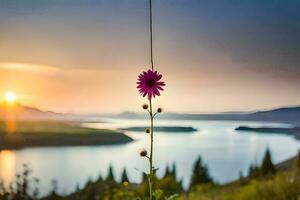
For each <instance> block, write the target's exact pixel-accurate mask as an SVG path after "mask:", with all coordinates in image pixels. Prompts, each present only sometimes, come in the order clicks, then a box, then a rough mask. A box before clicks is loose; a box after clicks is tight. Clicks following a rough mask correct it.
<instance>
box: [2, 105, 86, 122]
mask: <svg viewBox="0 0 300 200" xmlns="http://www.w3.org/2000/svg"><path fill="white" fill-rule="evenodd" d="M8 113H13V116H14V118H15V119H16V120H29V121H33V120H77V121H78V120H82V119H83V118H84V116H81V115H73V114H63V113H56V112H52V111H42V110H40V109H38V108H33V107H28V106H23V105H20V104H16V105H14V106H13V107H12V106H9V105H7V104H5V103H4V104H0V120H4V119H6V118H7V116H8V115H9V114H8Z"/></svg>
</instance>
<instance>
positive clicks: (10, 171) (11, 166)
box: [0, 150, 16, 183]
mask: <svg viewBox="0 0 300 200" xmlns="http://www.w3.org/2000/svg"><path fill="white" fill-rule="evenodd" d="M15 173H16V153H15V152H14V151H9V150H4V151H0V176H1V178H2V180H3V181H4V182H5V183H10V182H12V180H13V179H14V177H15Z"/></svg>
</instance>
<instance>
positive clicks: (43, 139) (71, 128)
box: [0, 121, 132, 150]
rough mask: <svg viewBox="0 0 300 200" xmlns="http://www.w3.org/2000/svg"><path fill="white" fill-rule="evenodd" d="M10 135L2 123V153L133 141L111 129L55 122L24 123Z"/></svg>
mask: <svg viewBox="0 0 300 200" xmlns="http://www.w3.org/2000/svg"><path fill="white" fill-rule="evenodd" d="M14 126H15V130H14V132H13V133H7V131H6V123H5V122H3V121H2V122H0V150H1V149H16V148H23V147H32V146H65V145H100V144H121V143H126V142H130V141H132V139H131V138H130V137H128V136H126V135H124V134H123V133H121V132H117V131H112V130H108V129H92V128H84V127H80V126H79V125H78V124H71V123H65V122H51V121H39V122H32V121H23V122H16V124H14Z"/></svg>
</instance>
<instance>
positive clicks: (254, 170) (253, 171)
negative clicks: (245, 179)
mask: <svg viewBox="0 0 300 200" xmlns="http://www.w3.org/2000/svg"><path fill="white" fill-rule="evenodd" d="M248 175H249V177H251V178H257V177H259V175H260V169H259V167H258V166H257V165H256V164H251V165H250V167H249V172H248Z"/></svg>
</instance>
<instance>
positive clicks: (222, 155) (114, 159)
mask: <svg viewBox="0 0 300 200" xmlns="http://www.w3.org/2000/svg"><path fill="white" fill-rule="evenodd" d="M102 120H104V121H105V122H106V123H83V124H82V126H85V127H93V128H113V129H116V128H125V127H130V126H145V125H147V124H148V121H146V120H128V119H102ZM156 125H159V126H191V127H193V128H196V129H198V131H196V132H193V133H163V132H159V133H158V132H157V133H155V152H154V158H155V166H156V167H158V168H159V171H158V176H162V175H163V174H164V171H165V168H166V166H167V165H171V164H172V163H173V162H175V164H176V167H177V176H178V177H177V178H178V179H181V178H182V179H183V183H184V186H185V187H187V186H188V184H189V181H190V177H191V172H192V167H193V163H194V162H195V160H196V159H197V157H198V156H199V155H201V157H202V159H203V162H204V163H206V164H207V166H208V168H209V172H210V174H211V175H212V177H213V178H214V180H215V181H218V182H219V183H226V182H230V181H232V180H235V179H237V178H238V177H239V172H240V171H242V172H243V173H244V175H246V173H247V171H248V168H249V165H250V163H253V162H256V163H260V162H261V160H262V157H263V155H264V153H265V150H266V148H267V147H269V148H270V149H271V152H272V156H273V161H274V162H275V163H278V162H281V161H283V160H285V159H287V158H290V157H292V156H294V155H296V153H297V152H298V149H299V148H300V142H299V141H296V140H295V139H294V138H293V137H291V136H287V135H278V134H277V135H276V134H260V133H259V134H258V133H254V132H238V131H235V130H234V129H235V128H236V127H238V126H271V127H287V126H289V125H287V124H280V123H261V122H241V121H196V120H191V121H185V120H159V121H158V122H157V123H156ZM126 134H127V135H129V136H130V137H132V138H133V139H135V141H134V142H132V143H128V144H124V145H107V146H80V147H42V148H26V149H22V150H14V151H8V150H6V151H1V152H0V177H1V178H2V179H3V180H4V181H5V183H9V182H11V181H12V180H13V179H14V177H15V174H16V173H17V172H20V171H21V169H22V164H23V163H28V164H29V166H30V168H31V169H32V170H33V177H37V178H39V179H40V190H41V192H42V193H43V194H47V193H48V192H50V190H51V180H53V179H55V180H57V181H58V187H59V193H61V194H67V193H70V192H72V191H74V190H75V188H76V186H77V184H79V186H80V187H82V186H84V184H85V183H86V182H87V181H88V180H89V179H92V180H94V179H97V178H98V176H99V175H102V176H103V177H105V176H106V175H107V170H108V167H109V165H110V164H111V165H112V166H113V167H114V172H115V176H116V178H117V179H120V176H121V172H122V170H123V168H124V167H126V169H127V173H128V175H129V178H130V180H131V181H132V182H139V181H140V180H141V178H142V175H141V173H142V171H147V167H148V163H147V161H146V160H145V159H144V158H141V157H140V156H139V152H140V150H142V149H143V148H147V147H148V137H149V135H147V134H146V133H143V132H126Z"/></svg>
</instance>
